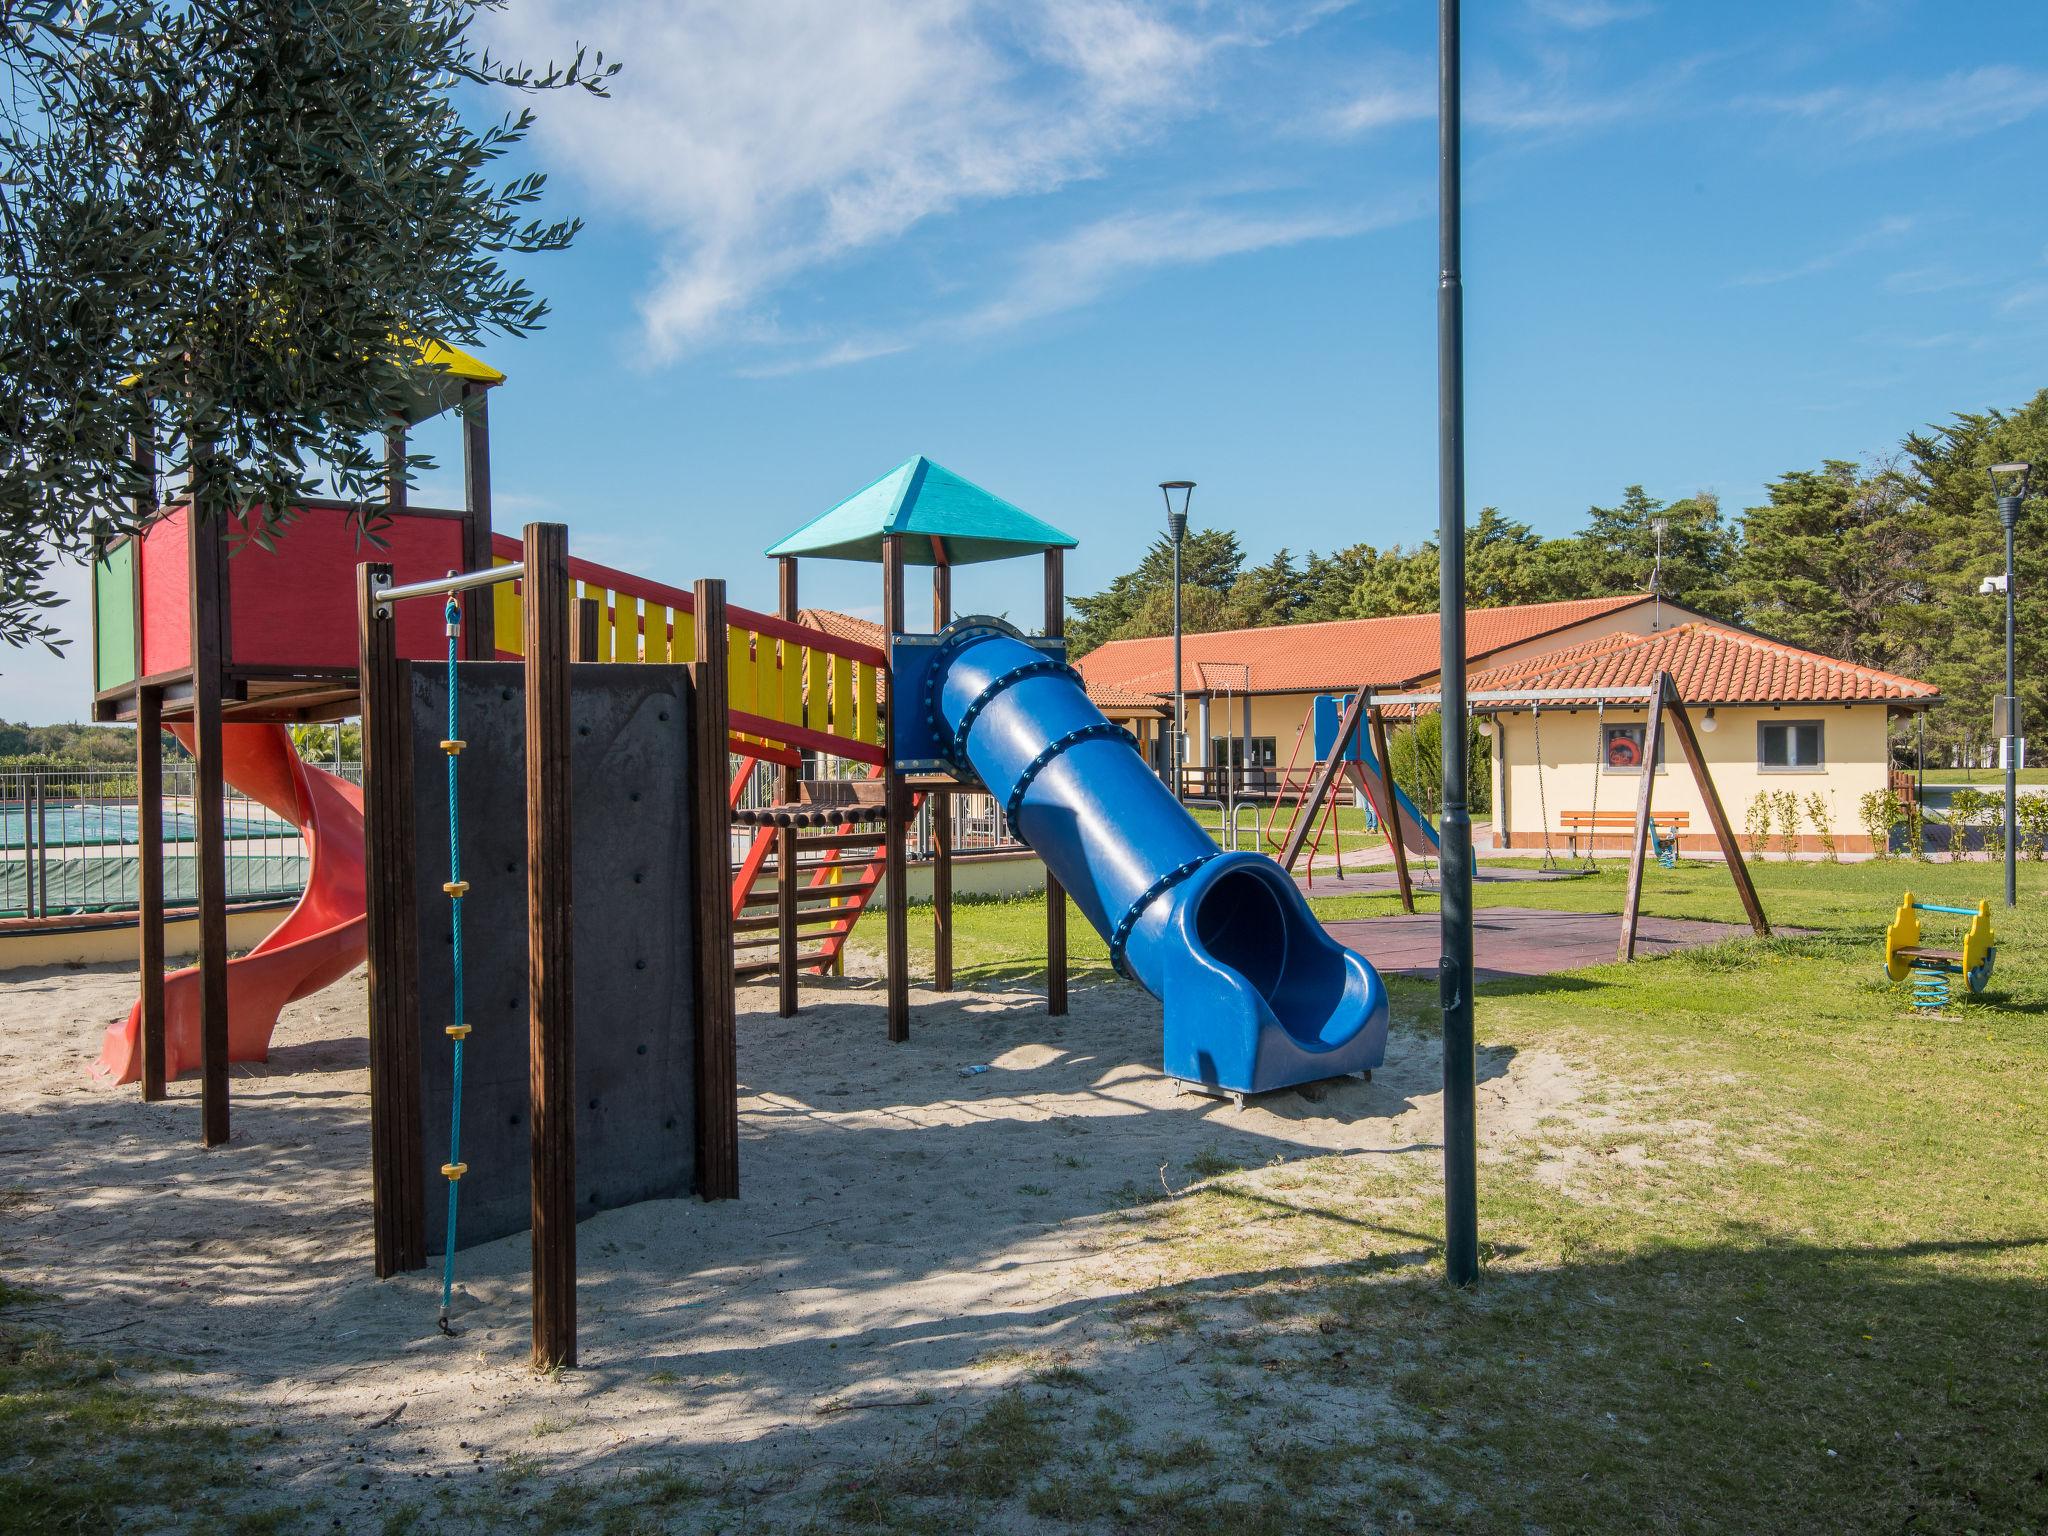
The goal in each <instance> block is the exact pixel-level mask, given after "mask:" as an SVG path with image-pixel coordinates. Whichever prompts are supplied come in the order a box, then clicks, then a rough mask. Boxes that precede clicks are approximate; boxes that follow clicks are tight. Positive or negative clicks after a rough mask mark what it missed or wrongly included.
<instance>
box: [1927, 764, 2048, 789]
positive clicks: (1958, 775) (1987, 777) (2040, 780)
mask: <svg viewBox="0 0 2048 1536" xmlns="http://www.w3.org/2000/svg"><path fill="white" fill-rule="evenodd" d="M1927 782H1928V783H1930V784H1976V785H1979V786H1981V787H1983V788H1986V789H1989V788H1992V787H1994V786H1998V787H2003V785H2004V784H2005V770H2004V769H2003V768H1930V769H1928V770H1927ZM2020 782H2021V783H2022V784H2048V768H2022V769H2021V770H2020Z"/></svg>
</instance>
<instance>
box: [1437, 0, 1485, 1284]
mask: <svg viewBox="0 0 2048 1536" xmlns="http://www.w3.org/2000/svg"><path fill="white" fill-rule="evenodd" d="M1458 23H1459V15H1458V0H1438V6H1437V253H1438V267H1437V287H1436V355H1437V550H1438V552H1439V554H1438V561H1437V569H1438V582H1437V604H1438V627H1439V630H1440V635H1439V638H1440V640H1441V643H1442V656H1441V667H1442V672H1441V674H1440V676H1441V681H1440V683H1439V685H1438V686H1439V688H1440V689H1441V692H1442V702H1441V705H1440V708H1441V710H1442V715H1441V717H1440V722H1441V726H1442V732H1443V736H1442V739H1443V773H1444V795H1443V815H1442V819H1441V821H1440V822H1439V823H1438V825H1437V837H1438V846H1437V855H1438V870H1439V873H1438V876H1437V879H1438V888H1437V889H1438V906H1439V907H1440V908H1441V910H1442V919H1441V930H1442V939H1443V949H1442V953H1441V955H1440V956H1439V958H1438V961H1437V986H1438V1000H1439V1002H1440V1004H1441V1006H1442V1009H1443V1054H1444V1271H1445V1275H1446V1277H1447V1278H1448V1279H1449V1280H1450V1282H1451V1284H1453V1285H1470V1284H1471V1283H1472V1282H1473V1281H1474V1280H1476V1279H1478V1278H1479V1187H1478V1173H1479V1148H1478V1122H1477V1119H1476V1115H1477V1107H1476V1099H1477V1079H1476V1072H1475V1068H1476V1062H1475V1059H1474V1056H1475V1053H1474V1048H1473V1023H1472V817H1471V813H1470V811H1469V810H1468V808H1467V807H1466V804H1465V787H1466V786H1465V781H1466V768H1465V284H1464V277H1463V273H1462V265H1463V259H1462V256H1461V254H1460V252H1461V249H1462V246H1463V230H1462V213H1463V199H1464V192H1463V185H1462V179H1461V162H1462V158H1463V156H1462V151H1461V147H1460V140H1461V131H1462V119H1461V110H1462V108H1461V103H1460V93H1459V55H1460V49H1459V39H1458V30H1459V29H1458Z"/></svg>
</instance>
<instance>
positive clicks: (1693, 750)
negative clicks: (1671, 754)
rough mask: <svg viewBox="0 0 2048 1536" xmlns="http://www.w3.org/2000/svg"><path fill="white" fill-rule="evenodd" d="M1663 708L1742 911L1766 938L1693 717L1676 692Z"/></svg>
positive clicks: (1759, 905)
mask: <svg viewBox="0 0 2048 1536" xmlns="http://www.w3.org/2000/svg"><path fill="white" fill-rule="evenodd" d="M1664 707H1665V708H1666V709H1667V710H1669V711H1670V714H1671V728H1672V734H1673V735H1674V736H1676V737H1677V738H1678V745H1679V748H1680V749H1681V750H1682V751H1683V752H1684V753H1685V762H1686V766H1687V767H1689V768H1690V769H1692V778H1693V783H1695V784H1697V785H1698V786H1699V791H1700V799H1701V800H1702V801H1704V802H1705V803H1706V807H1707V823H1708V825H1710V826H1711V827H1712V828H1713V829H1714V841H1715V842H1716V843H1717V844H1718V845H1719V846H1720V849H1721V857H1722V858H1723V859H1724V860H1725V861H1726V862H1727V865H1728V877H1729V878H1730V879H1731V880H1733V881H1734V882H1735V894H1736V895H1738V896H1740V897H1741V898H1742V910H1743V911H1744V912H1746V913H1748V914H1749V926H1750V927H1751V928H1753V929H1755V930H1756V932H1757V933H1758V934H1759V935H1760V936H1762V937H1764V938H1769V937H1770V936H1771V923H1770V919H1769V918H1767V917H1765V916H1764V904H1763V898H1761V897H1760V896H1758V895H1757V891H1756V882H1755V881H1754V880H1753V879H1751V878H1750V873H1749V865H1748V864H1747V863H1746V862H1745V861H1744V859H1743V857H1742V848H1741V846H1740V845H1739V844H1738V843H1737V842H1736V841H1735V829H1734V828H1733V827H1731V826H1730V825H1729V824H1728V812H1727V810H1726V809H1725V808H1724V807H1723V806H1722V804H1721V792H1720V790H1718V789H1716V788H1715V787H1714V774H1713V770H1712V769H1710V768H1709V767H1708V766H1707V755H1706V753H1705V752H1704V751H1702V750H1701V748H1700V740H1699V737H1698V736H1697V735H1695V734H1694V733H1693V728H1692V716H1691V715H1690V714H1688V713H1687V712H1686V708H1685V701H1684V700H1683V699H1681V698H1679V697H1678V694H1677V692H1676V691H1675V690H1674V691H1673V692H1672V694H1671V696H1670V698H1669V700H1668V702H1667V703H1666V704H1665V706H1664Z"/></svg>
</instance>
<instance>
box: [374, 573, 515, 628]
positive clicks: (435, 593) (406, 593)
mask: <svg viewBox="0 0 2048 1536" xmlns="http://www.w3.org/2000/svg"><path fill="white" fill-rule="evenodd" d="M525 575H526V562H525V561H523V560H522V561H516V562H514V563H513V564H511V565H487V566H485V567H484V568H483V569H482V570H479V571H459V572H458V571H450V572H449V573H448V574H447V575H446V576H443V577H442V578H441V579H440V580H439V581H412V582H407V583H406V584H405V585H404V586H402V587H394V586H389V585H387V583H388V582H389V580H390V578H389V577H386V576H376V577H372V578H371V581H372V584H373V585H374V586H376V588H377V617H378V618H380V619H388V618H390V617H391V605H392V604H393V603H402V602H404V601H406V600H407V599H408V598H414V597H447V596H448V595H449V594H450V593H454V592H467V591H469V590H471V589H472V588H474V587H495V586H496V585H497V584H498V583H499V582H501V581H520V580H522V579H524V577H525Z"/></svg>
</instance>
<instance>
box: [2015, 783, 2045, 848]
mask: <svg viewBox="0 0 2048 1536" xmlns="http://www.w3.org/2000/svg"><path fill="white" fill-rule="evenodd" d="M2019 818H2020V851H2021V852H2022V853H2024V854H2025V855H2026V856H2027V857H2028V858H2030V859H2035V860H2039V859H2042V858H2048V795H2021V796H2020V809H2019Z"/></svg>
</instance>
